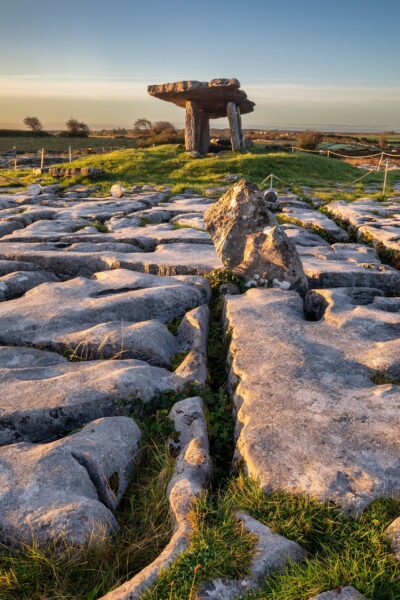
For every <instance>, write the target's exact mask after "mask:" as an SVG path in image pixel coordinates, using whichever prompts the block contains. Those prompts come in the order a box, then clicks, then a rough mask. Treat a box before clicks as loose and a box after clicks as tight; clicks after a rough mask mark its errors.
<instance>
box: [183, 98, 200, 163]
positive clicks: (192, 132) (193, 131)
mask: <svg viewBox="0 0 400 600" xmlns="http://www.w3.org/2000/svg"><path fill="white" fill-rule="evenodd" d="M200 121H201V115H200V111H199V108H198V106H197V103H196V102H192V101H188V102H186V118H185V148H186V151H187V152H198V151H199V137H200V135H199V134H200Z"/></svg>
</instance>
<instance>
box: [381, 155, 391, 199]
mask: <svg viewBox="0 0 400 600" xmlns="http://www.w3.org/2000/svg"><path fill="white" fill-rule="evenodd" d="M388 165H389V161H388V160H387V159H386V163H385V176H384V179H383V192H382V193H383V195H385V194H386V182H387V172H388Z"/></svg>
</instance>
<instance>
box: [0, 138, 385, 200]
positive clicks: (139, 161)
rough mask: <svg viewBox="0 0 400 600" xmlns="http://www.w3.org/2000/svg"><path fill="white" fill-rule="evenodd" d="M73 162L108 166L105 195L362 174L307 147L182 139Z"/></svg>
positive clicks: (30, 177) (344, 179) (26, 173)
mask: <svg viewBox="0 0 400 600" xmlns="http://www.w3.org/2000/svg"><path fill="white" fill-rule="evenodd" d="M65 166H70V165H65ZM71 166H73V167H95V168H99V169H103V170H104V171H106V175H105V176H104V177H102V178H100V179H99V180H98V181H96V183H98V184H99V185H100V186H101V190H100V191H99V195H101V194H103V193H104V192H106V191H107V192H108V191H109V189H110V187H111V185H112V184H113V183H117V182H118V183H121V184H122V185H124V186H126V187H128V188H129V187H130V186H131V185H133V184H150V185H168V186H171V187H172V192H173V193H179V192H181V191H183V190H185V189H187V188H191V189H192V190H193V191H195V192H199V193H203V192H204V190H205V189H206V188H208V187H210V186H218V185H220V184H221V183H223V177H224V176H226V175H227V174H235V175H240V176H241V177H244V178H246V179H250V180H251V181H253V182H255V183H257V184H260V183H261V182H262V181H263V180H264V179H265V178H266V177H267V175H269V174H270V173H271V172H273V173H274V174H275V175H277V176H278V177H280V178H281V179H282V180H283V181H285V182H286V183H288V184H293V185H309V186H312V187H318V186H332V185H334V184H336V183H338V182H339V183H350V182H351V181H353V180H355V179H356V178H357V177H359V176H360V170H359V169H358V168H356V167H353V166H351V165H349V164H347V163H344V162H341V161H338V160H332V159H328V158H326V157H324V156H318V155H313V154H307V153H303V152H293V153H288V152H275V153H270V152H265V151H263V150H261V149H258V148H254V149H252V150H251V151H249V152H244V153H236V154H232V153H230V152H227V153H220V154H217V155H215V156H207V157H205V158H201V159H194V158H192V157H191V156H189V155H188V154H187V153H186V152H184V151H183V149H182V148H181V147H180V146H179V145H173V144H169V145H165V146H156V147H154V148H153V147H152V148H140V149H136V150H121V151H115V152H111V153H109V154H100V155H99V154H97V155H93V156H88V157H85V158H81V159H79V160H76V161H74V162H73V163H72V165H71ZM7 173H8V174H9V176H10V177H15V173H14V171H9V172H7V171H6V172H3V175H7ZM396 173H397V172H396V171H393V172H390V173H389V176H388V177H389V181H392V180H394V179H395V177H396ZM17 178H18V180H19V181H20V182H21V183H22V184H25V185H26V184H27V183H32V182H33V181H35V180H36V179H37V176H36V175H34V174H32V172H31V170H21V171H18V174H17ZM42 178H43V179H44V180H45V182H46V183H50V182H53V181H54V179H53V178H51V177H49V176H48V175H44V176H42ZM382 180H383V175H382V173H372V174H371V175H370V176H368V178H367V181H368V182H376V181H377V182H380V183H381V182H382ZM78 182H79V183H89V181H88V180H86V179H84V178H82V177H77V178H74V179H72V180H69V183H71V184H72V183H78Z"/></svg>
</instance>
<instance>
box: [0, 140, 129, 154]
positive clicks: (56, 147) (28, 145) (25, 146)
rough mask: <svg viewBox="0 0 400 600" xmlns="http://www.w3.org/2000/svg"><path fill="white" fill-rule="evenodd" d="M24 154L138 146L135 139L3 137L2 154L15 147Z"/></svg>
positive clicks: (1, 143)
mask: <svg viewBox="0 0 400 600" xmlns="http://www.w3.org/2000/svg"><path fill="white" fill-rule="evenodd" d="M14 146H15V147H16V148H17V150H18V151H23V152H38V151H39V150H41V149H42V148H44V149H45V150H49V151H50V150H51V151H53V152H68V147H69V146H71V148H73V149H79V150H80V149H82V148H97V149H99V150H100V151H101V149H102V148H134V147H135V146H136V139H135V138H106V137H88V138H67V137H56V136H48V137H46V136H43V137H33V136H26V137H19V136H15V137H12V136H11V137H1V136H0V152H7V151H8V150H11V149H12V148H13V147H14Z"/></svg>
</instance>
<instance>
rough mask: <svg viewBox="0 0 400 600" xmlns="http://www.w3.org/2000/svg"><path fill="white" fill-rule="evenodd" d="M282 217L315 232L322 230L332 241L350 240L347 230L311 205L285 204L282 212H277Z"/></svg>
mask: <svg viewBox="0 0 400 600" xmlns="http://www.w3.org/2000/svg"><path fill="white" fill-rule="evenodd" d="M277 217H278V219H279V218H281V219H282V220H283V221H285V219H287V220H290V221H294V222H295V224H297V225H301V226H303V227H305V228H307V229H311V231H314V232H315V233H319V232H322V233H323V234H324V235H325V236H326V237H327V238H328V239H329V240H330V241H331V242H348V241H349V234H348V233H347V231H345V230H344V229H342V228H341V227H339V226H338V225H336V223H335V222H334V221H332V219H330V218H329V217H327V216H326V215H324V214H323V213H321V212H319V211H318V210H312V209H311V208H309V207H306V208H303V207H299V206H284V207H283V208H282V212H281V213H278V214H277Z"/></svg>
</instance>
